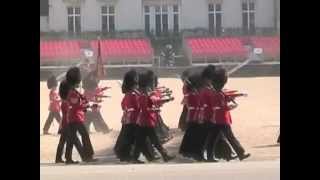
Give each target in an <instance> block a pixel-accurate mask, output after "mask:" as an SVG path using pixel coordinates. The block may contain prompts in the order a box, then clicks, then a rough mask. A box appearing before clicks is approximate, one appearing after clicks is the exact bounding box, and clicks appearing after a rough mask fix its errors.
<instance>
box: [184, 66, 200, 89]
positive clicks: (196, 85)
mask: <svg viewBox="0 0 320 180" xmlns="http://www.w3.org/2000/svg"><path fill="white" fill-rule="evenodd" d="M201 74H202V70H201V69H199V68H192V69H190V70H189V73H188V77H187V78H186V80H187V89H189V90H199V89H200V88H201V87H202V86H203V79H202V76H201Z"/></svg>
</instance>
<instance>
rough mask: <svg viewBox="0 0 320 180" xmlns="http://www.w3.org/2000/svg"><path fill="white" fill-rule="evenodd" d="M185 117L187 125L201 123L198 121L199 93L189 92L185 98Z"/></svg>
mask: <svg viewBox="0 0 320 180" xmlns="http://www.w3.org/2000/svg"><path fill="white" fill-rule="evenodd" d="M186 106H187V109H188V111H187V117H186V121H187V122H188V123H190V122H195V123H201V121H200V119H199V118H200V116H199V115H200V113H199V112H200V111H199V110H200V95H199V93H194V92H191V93H189V96H188V97H187V104H186Z"/></svg>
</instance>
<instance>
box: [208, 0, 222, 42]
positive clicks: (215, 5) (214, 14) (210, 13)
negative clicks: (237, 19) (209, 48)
mask: <svg viewBox="0 0 320 180" xmlns="http://www.w3.org/2000/svg"><path fill="white" fill-rule="evenodd" d="M217 5H220V10H217ZM210 6H213V10H210ZM217 14H220V17H221V20H220V21H221V27H220V31H221V32H222V17H223V16H222V14H223V12H222V3H208V21H209V22H208V25H209V30H210V29H211V28H212V27H211V26H210V24H211V22H210V18H209V17H210V15H213V32H212V33H213V35H214V36H218V35H217V29H218V28H217Z"/></svg>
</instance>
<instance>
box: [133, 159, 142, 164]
mask: <svg viewBox="0 0 320 180" xmlns="http://www.w3.org/2000/svg"><path fill="white" fill-rule="evenodd" d="M131 162H132V163H133V164H144V162H143V161H140V160H139V159H133V160H131Z"/></svg>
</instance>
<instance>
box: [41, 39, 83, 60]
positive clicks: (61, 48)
mask: <svg viewBox="0 0 320 180" xmlns="http://www.w3.org/2000/svg"><path fill="white" fill-rule="evenodd" d="M80 55H81V52H80V46H79V42H78V41H77V40H53V41H40V60H42V61H50V60H69V59H75V58H80Z"/></svg>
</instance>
